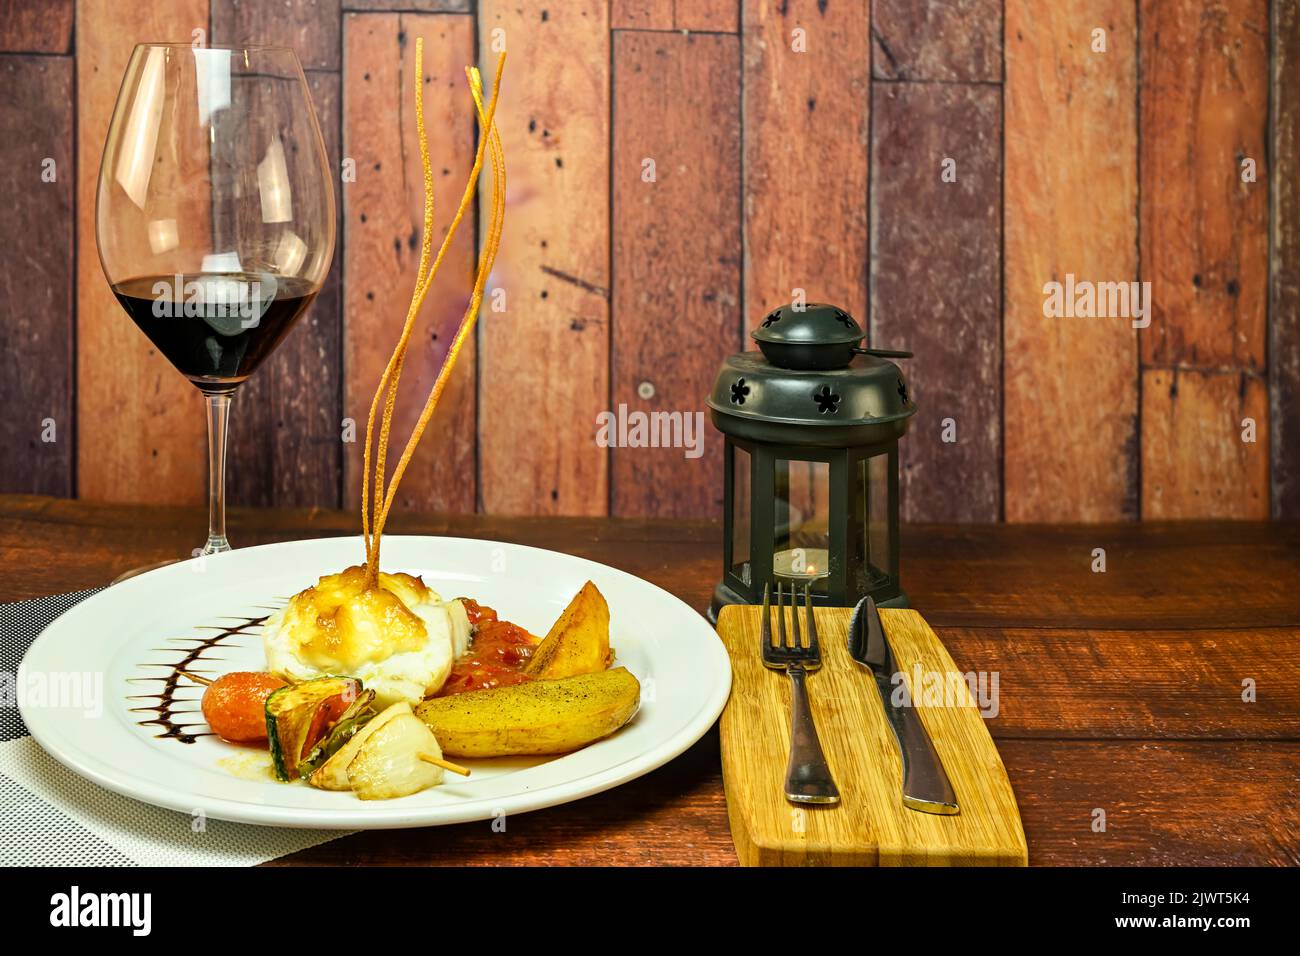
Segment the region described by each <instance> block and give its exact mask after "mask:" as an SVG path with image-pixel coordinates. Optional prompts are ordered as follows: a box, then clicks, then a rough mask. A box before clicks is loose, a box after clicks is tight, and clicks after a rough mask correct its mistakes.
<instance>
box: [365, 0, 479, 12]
mask: <svg viewBox="0 0 1300 956" xmlns="http://www.w3.org/2000/svg"><path fill="white" fill-rule="evenodd" d="M343 9H344V10H348V11H352V10H357V11H363V12H372V13H375V12H384V11H387V12H392V13H412V12H416V13H470V12H472V4H471V0H343Z"/></svg>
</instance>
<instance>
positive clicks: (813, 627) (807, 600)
mask: <svg viewBox="0 0 1300 956" xmlns="http://www.w3.org/2000/svg"><path fill="white" fill-rule="evenodd" d="M803 596H804V619H805V621H806V622H807V625H808V627H807V630H808V646H809V648H811V649H812V650H814V651H815V650H817V621H816V618H815V617H814V616H813V600H812V585H811V584H806V585H804V589H803Z"/></svg>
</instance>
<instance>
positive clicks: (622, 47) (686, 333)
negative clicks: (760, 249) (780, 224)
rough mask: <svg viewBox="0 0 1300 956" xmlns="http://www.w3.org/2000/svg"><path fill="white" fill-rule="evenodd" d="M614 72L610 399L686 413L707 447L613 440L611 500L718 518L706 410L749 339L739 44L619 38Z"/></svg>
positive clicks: (693, 37)
mask: <svg viewBox="0 0 1300 956" xmlns="http://www.w3.org/2000/svg"><path fill="white" fill-rule="evenodd" d="M614 72H615V77H614V95H615V103H614V149H613V156H614V160H613V162H614V168H613V194H614V237H613V247H614V256H613V258H614V262H615V270H616V271H615V275H614V300H613V301H614V307H613V343H612V354H611V367H610V374H611V379H612V388H611V392H612V395H613V399H612V406H613V408H615V409H618V408H621V407H622V406H626V408H627V410H628V412H629V414H636V413H640V414H644V415H650V414H653V413H656V412H665V413H669V414H673V413H678V414H680V415H682V416H683V417H684V418H683V420H684V421H687V420H689V421H690V423H691V425H692V426H693V427H694V428H695V429H696V431H697V432H699V433H701V434H699V438H700V440H701V441H702V442H703V444H702V449H701V450H702V454H701V455H700V457H695V458H688V457H687V451H688V449H685V448H682V447H667V448H665V447H616V448H614V449H612V452H611V469H612V479H611V480H612V485H613V490H612V495H611V507H612V510H613V513H614V514H618V515H649V514H655V515H658V516H665V517H668V516H694V517H700V516H705V515H714V514H717V513H718V509H719V507H720V506H721V504H722V442H721V441H720V440H719V437H718V435H717V434H716V433H715V432H713V430H712V429H711V428H710V427H709V426H708V425H707V422H706V420H705V416H704V414H703V411H702V409H703V407H704V398H705V396H706V395H707V394H708V391H709V388H710V386H711V385H712V382H713V378H714V376H715V375H716V374H717V370H718V364H719V362H720V361H721V360H722V358H723V357H724V356H725V355H727V354H728V353H730V352H734V351H736V350H737V349H739V348H740V347H741V335H740V327H741V318H740V284H741V268H740V262H741V250H740V170H739V165H740V49H739V41H738V38H737V37H732V36H729V35H726V34H694V33H691V34H661V33H653V34H652V33H619V34H617V35H616V36H615V39H614ZM647 161H652V162H653V164H654V167H653V169H654V175H653V177H652V179H653V181H646V178H645V172H644V171H645V170H647V169H649V167H648V166H646V162H647Z"/></svg>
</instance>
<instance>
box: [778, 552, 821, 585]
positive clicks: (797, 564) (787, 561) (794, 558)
mask: <svg viewBox="0 0 1300 956" xmlns="http://www.w3.org/2000/svg"><path fill="white" fill-rule="evenodd" d="M829 573H830V553H829V552H828V551H827V550H826V549H825V548H791V549H790V550H788V551H778V552H776V553H775V554H774V555H772V574H773V575H775V576H776V577H778V578H780V579H782V580H784V581H816V580H818V579H819V578H824V577H826V576H827V575H828V574H829Z"/></svg>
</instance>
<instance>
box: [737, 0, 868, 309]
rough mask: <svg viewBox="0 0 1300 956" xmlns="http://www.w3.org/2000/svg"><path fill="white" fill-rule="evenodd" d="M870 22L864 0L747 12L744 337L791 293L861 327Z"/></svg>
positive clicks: (865, 257)
mask: <svg viewBox="0 0 1300 956" xmlns="http://www.w3.org/2000/svg"><path fill="white" fill-rule="evenodd" d="M868 19H869V17H868V5H867V3H866V2H865V0H860V2H851V3H847V4H843V5H841V4H835V5H827V6H824V8H823V5H822V4H818V3H815V2H812V0H808V2H794V3H789V4H771V3H762V4H755V5H753V6H751V7H748V8H747V9H746V17H745V34H744V71H745V75H744V130H745V136H744V146H745V181H744V191H745V200H744V201H745V299H744V301H745V309H746V314H745V315H744V316H743V321H744V323H745V326H746V328H752V327H753V326H755V325H756V324H757V323H758V321H759V318H760V316H762V315H764V314H766V313H767V312H768V311H769V310H770V309H772V308H775V307H776V306H778V305H780V304H782V303H784V302H790V301H792V299H793V297H794V296H795V294H796V293H795V292H794V290H795V289H803V290H804V294H805V295H806V296H807V298H808V300H809V301H812V302H832V303H834V304H835V305H838V306H840V307H842V308H844V309H847V310H848V311H849V312H851V313H852V314H853V315H854V316H856V317H857V319H858V320H859V321H860V322H862V323H863V324H864V325H865V324H866V322H867V262H868V259H869V252H868V248H867V203H866V198H867V169H868V162H867V140H868V136H869V132H870V126H869V117H868V114H869V103H870V97H869V95H868V92H869V85H870V82H871V76H870V65H869V59H870V47H869V44H870V38H869V36H868V32H869V26H868ZM795 25H798V26H801V27H802V28H803V29H804V30H805V31H807V47H806V52H802V53H799V52H795V51H794V50H793V49H791V39H790V34H791V30H792V29H793V28H794V26H795Z"/></svg>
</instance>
